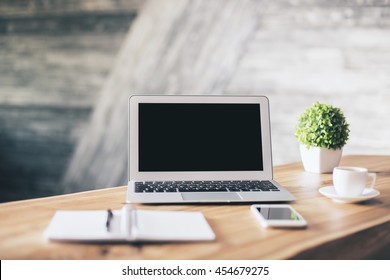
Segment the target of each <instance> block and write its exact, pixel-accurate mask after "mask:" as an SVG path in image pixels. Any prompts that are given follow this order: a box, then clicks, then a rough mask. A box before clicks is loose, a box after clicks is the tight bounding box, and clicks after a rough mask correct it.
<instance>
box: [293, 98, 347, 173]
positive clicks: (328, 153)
mask: <svg viewBox="0 0 390 280" xmlns="http://www.w3.org/2000/svg"><path fill="white" fill-rule="evenodd" d="M295 136H296V137H297V138H298V140H299V142H300V152H301V157H302V162H303V166H304V168H305V170H306V171H310V172H315V173H328V172H332V170H333V168H334V167H336V166H338V164H339V162H340V159H341V154H342V148H343V147H344V145H345V144H346V143H347V140H348V136H349V124H348V123H347V122H346V120H345V117H344V114H343V112H342V111H341V110H340V109H339V108H336V107H333V106H331V105H326V104H322V103H320V102H318V101H317V102H316V103H314V104H313V105H312V106H311V107H309V108H307V109H306V111H304V112H303V114H302V115H301V116H300V117H299V120H298V124H297V126H296V131H295Z"/></svg>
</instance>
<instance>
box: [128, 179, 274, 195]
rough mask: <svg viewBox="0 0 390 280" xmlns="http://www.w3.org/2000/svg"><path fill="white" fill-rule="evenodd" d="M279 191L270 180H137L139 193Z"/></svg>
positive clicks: (136, 187)
mask: <svg viewBox="0 0 390 280" xmlns="http://www.w3.org/2000/svg"><path fill="white" fill-rule="evenodd" d="M275 191H276V192H277V191H280V190H279V189H278V188H277V187H276V186H275V185H274V184H272V183H271V182H270V181H165V182H136V183H135V192H137V193H153V192H157V193H162V192H169V193H172V192H275Z"/></svg>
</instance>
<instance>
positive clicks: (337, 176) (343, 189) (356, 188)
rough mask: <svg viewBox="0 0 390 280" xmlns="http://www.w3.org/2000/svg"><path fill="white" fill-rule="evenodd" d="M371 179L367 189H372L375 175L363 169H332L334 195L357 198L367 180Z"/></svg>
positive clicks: (343, 167) (346, 167)
mask: <svg viewBox="0 0 390 280" xmlns="http://www.w3.org/2000/svg"><path fill="white" fill-rule="evenodd" d="M368 178H372V182H371V185H370V186H369V188H374V186H375V182H376V174H375V173H368V170H367V168H364V167H349V166H339V167H335V168H334V169H333V184H334V188H335V190H336V193H337V194H338V195H340V196H344V197H357V196H360V195H361V194H362V193H363V190H364V188H366V185H367V179H368Z"/></svg>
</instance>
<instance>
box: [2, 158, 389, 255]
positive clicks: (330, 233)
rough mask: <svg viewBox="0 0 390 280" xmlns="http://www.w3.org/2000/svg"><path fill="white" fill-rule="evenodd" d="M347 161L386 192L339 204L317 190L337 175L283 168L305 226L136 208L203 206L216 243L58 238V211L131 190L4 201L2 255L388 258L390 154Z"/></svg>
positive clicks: (239, 208)
mask: <svg viewBox="0 0 390 280" xmlns="http://www.w3.org/2000/svg"><path fill="white" fill-rule="evenodd" d="M341 164H342V165H354V166H366V167H368V168H369V170H370V172H376V173H377V176H378V179H377V188H378V190H379V191H380V192H381V195H380V196H379V197H377V198H375V199H372V200H370V201H366V202H363V203H360V204H338V203H334V202H332V201H331V200H330V199H328V198H325V197H323V196H322V195H320V194H319V193H318V188H319V187H321V186H326V185H331V184H332V175H331V174H323V175H318V174H310V173H306V172H304V171H303V169H302V166H301V164H300V163H295V164H288V165H283V166H278V167H276V168H275V170H274V171H275V172H274V173H275V178H276V180H278V181H279V182H280V183H281V184H283V185H284V186H286V187H287V188H288V189H289V190H290V191H291V192H292V193H293V194H294V195H295V196H296V198H297V200H296V202H294V203H292V204H293V206H294V207H295V208H296V209H297V210H298V211H299V212H300V213H301V214H302V215H303V216H304V217H305V219H306V220H307V221H308V223H309V227H308V228H307V229H304V230H286V229H283V230H282V229H267V230H266V229H263V228H261V227H259V225H258V224H257V222H256V220H255V219H254V218H253V217H252V216H251V213H250V211H249V205H248V204H245V205H244V204H241V205H234V204H232V205H226V204H225V205H158V206H150V205H148V206H146V205H138V206H137V207H140V208H145V209H146V208H148V209H160V210H162V209H166V210H178V211H180V210H189V211H202V212H203V214H204V215H205V217H206V218H207V220H208V221H209V223H210V225H211V227H212V228H213V229H214V231H215V233H216V235H217V240H216V241H215V242H200V243H184V244H174V243H164V244H151V243H150V244H144V243H143V244H114V245H109V244H81V243H78V244H75V243H55V242H49V241H47V240H45V239H44V238H43V231H44V229H45V228H46V226H47V225H48V223H49V221H50V219H51V217H52V216H53V214H54V212H55V211H56V210H58V209H78V210H82V209H106V208H111V209H119V208H120V207H122V204H123V202H124V200H125V193H126V187H116V188H111V189H103V190H97V191H89V192H83V193H76V194H71V195H61V196H55V197H48V198H42V199H33V200H25V201H17V202H10V203H3V204H0V259H289V258H296V259H301V258H304V259H337V258H341V259H367V258H385V259H389V258H390V234H389V232H390V156H348V157H344V158H343V159H342V163H341Z"/></svg>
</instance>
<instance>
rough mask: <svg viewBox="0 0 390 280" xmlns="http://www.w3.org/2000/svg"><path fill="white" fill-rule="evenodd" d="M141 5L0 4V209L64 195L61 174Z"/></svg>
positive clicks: (32, 0) (30, 0)
mask: <svg viewBox="0 0 390 280" xmlns="http://www.w3.org/2000/svg"><path fill="white" fill-rule="evenodd" d="M97 2H98V3H97ZM141 2H142V1H138V0H136V1H134V0H133V1H113V0H104V1H90V0H83V1H79V0H77V1H73V0H71V1H60V0H51V1H40V0H24V1H20V0H19V1H13V0H12V1H11V0H9V1H8V0H7V1H1V2H0V202H4V201H12V200H19V199H27V198H35V197H44V196H50V195H56V194H61V193H63V187H62V186H61V179H62V176H63V173H64V172H65V170H66V168H67V164H68V161H69V159H70V157H71V155H72V153H73V150H74V148H75V145H76V143H77V140H78V139H79V137H80V135H81V134H82V133H83V131H84V128H85V126H86V124H87V123H88V119H89V116H90V113H91V110H92V107H93V104H94V102H95V100H96V98H97V96H98V95H99V93H100V90H101V87H102V84H103V82H104V81H105V79H106V77H107V75H108V73H109V71H110V68H111V65H112V63H113V60H114V59H115V56H116V53H117V51H118V49H119V47H120V45H121V43H122V40H123V38H124V36H125V35H126V33H127V31H128V29H129V26H130V24H131V22H132V21H133V19H134V18H135V16H136V13H137V10H138V8H139V7H140V3H141Z"/></svg>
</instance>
